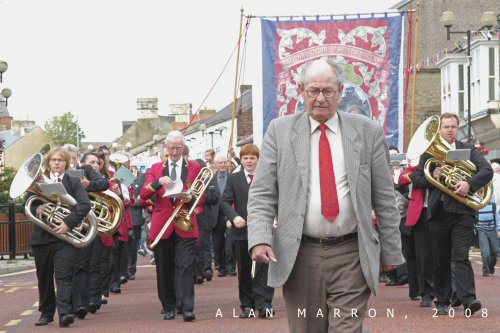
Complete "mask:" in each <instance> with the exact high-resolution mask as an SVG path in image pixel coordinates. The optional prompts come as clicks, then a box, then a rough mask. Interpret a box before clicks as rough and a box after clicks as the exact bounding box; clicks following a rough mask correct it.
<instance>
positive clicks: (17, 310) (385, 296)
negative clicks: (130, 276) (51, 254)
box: [0, 252, 500, 333]
mask: <svg viewBox="0 0 500 333" xmlns="http://www.w3.org/2000/svg"><path fill="white" fill-rule="evenodd" d="M19 261H23V260H18V263H10V264H7V262H6V261H5V260H0V333H4V332H8V333H24V332H53V331H54V330H56V329H59V327H58V325H57V318H55V320H56V321H55V323H52V324H50V325H47V326H42V327H35V326H34V323H35V322H36V320H37V319H38V317H39V313H38V310H37V306H38V302H37V300H38V291H37V284H36V275H35V271H34V267H33V264H32V261H31V260H30V261H28V264H26V262H24V263H19ZM471 261H472V262H473V265H474V271H475V278H476V287H477V294H478V298H479V299H480V300H481V301H482V302H483V307H484V310H483V311H481V312H478V313H476V314H475V315H474V316H472V317H471V318H467V317H465V316H464V314H463V309H462V308H456V311H455V313H454V315H452V314H451V313H450V316H439V317H435V316H433V313H434V312H433V309H432V308H421V307H419V306H418V305H419V302H418V301H412V300H410V298H409V297H408V288H407V286H396V287H386V286H385V285H383V284H381V285H380V288H379V292H378V296H376V297H372V298H371V300H370V303H369V306H368V308H369V312H368V313H367V315H366V316H365V327H364V332H369V333H372V332H373V333H376V332H384V333H391V332H454V333H455V332H458V333H460V332H481V333H488V332H499V331H500V283H499V281H500V274H497V275H493V276H489V277H483V276H482V273H481V266H480V263H481V257H480V255H479V253H478V252H473V253H471ZM6 266H7V267H8V268H9V269H10V271H9V272H6ZM14 266H17V267H18V268H19V267H22V270H20V271H18V272H14V271H12V269H13V267H14ZM16 269H17V268H15V269H14V270H16ZM26 269H27V270H26ZM497 269H498V270H499V271H500V267H499V266H498V265H497ZM238 305H239V302H238V291H237V278H236V277H217V275H216V274H215V276H214V278H213V280H212V281H210V282H205V283H203V284H201V285H196V299H195V313H196V319H197V320H196V321H195V322H191V323H187V322H183V321H182V316H179V315H177V317H176V319H175V320H171V321H165V320H163V317H162V315H161V314H160V310H161V306H160V303H159V301H158V297H157V293H156V278H155V269H154V266H151V265H149V260H148V258H147V257H139V267H138V272H137V276H136V280H133V281H129V282H128V283H127V284H125V285H123V286H122V293H121V294H111V296H110V298H109V303H108V304H107V305H103V307H102V308H101V310H99V311H98V312H97V314H88V315H87V317H86V318H85V319H84V320H80V319H76V322H75V324H74V325H71V331H72V332H73V333H77V332H89V331H99V332H106V333H110V332H120V333H126V332H160V331H161V332H185V333H189V332H215V331H217V332H238V333H246V332H249V333H250V332H252V333H253V332H260V333H263V332H273V333H274V332H276V333H280V332H288V326H287V320H286V315H285V307H284V303H283V297H282V293H281V289H277V290H276V292H275V298H274V308H275V310H276V315H275V317H274V318H271V319H258V318H250V319H239V318H237V316H238V314H239V312H240V310H239V307H238Z"/></svg>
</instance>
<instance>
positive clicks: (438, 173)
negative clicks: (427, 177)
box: [432, 167, 442, 179]
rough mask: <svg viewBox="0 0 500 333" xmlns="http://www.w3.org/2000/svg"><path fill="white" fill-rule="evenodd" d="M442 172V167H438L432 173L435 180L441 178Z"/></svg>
mask: <svg viewBox="0 0 500 333" xmlns="http://www.w3.org/2000/svg"><path fill="white" fill-rule="evenodd" d="M441 172H442V170H441V167H436V168H435V169H434V171H432V177H434V179H439V177H441Z"/></svg>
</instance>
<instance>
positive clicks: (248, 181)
mask: <svg viewBox="0 0 500 333" xmlns="http://www.w3.org/2000/svg"><path fill="white" fill-rule="evenodd" d="M244 172H245V177H246V179H247V183H248V184H250V177H248V175H250V173H249V172H248V171H246V170H244ZM252 175H253V174H252Z"/></svg>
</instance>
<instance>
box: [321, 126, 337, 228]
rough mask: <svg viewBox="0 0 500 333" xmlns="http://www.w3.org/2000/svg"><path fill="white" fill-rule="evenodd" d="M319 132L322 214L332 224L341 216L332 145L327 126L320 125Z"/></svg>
mask: <svg viewBox="0 0 500 333" xmlns="http://www.w3.org/2000/svg"><path fill="white" fill-rule="evenodd" d="M319 130H320V131H321V136H320V137H319V183H320V184H319V185H320V189H321V214H323V216H324V217H326V219H327V220H328V221H330V222H333V220H335V218H336V217H337V215H339V200H338V198H337V186H336V184H335V173H334V171H333V161H332V153H331V150H330V143H329V142H328V137H327V136H326V125H325V124H320V125H319Z"/></svg>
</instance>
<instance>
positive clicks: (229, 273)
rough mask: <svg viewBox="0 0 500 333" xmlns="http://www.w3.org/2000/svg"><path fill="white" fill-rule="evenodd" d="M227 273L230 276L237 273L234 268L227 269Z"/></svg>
mask: <svg viewBox="0 0 500 333" xmlns="http://www.w3.org/2000/svg"><path fill="white" fill-rule="evenodd" d="M227 275H230V276H236V275H238V274H237V273H236V271H235V270H232V271H227Z"/></svg>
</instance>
